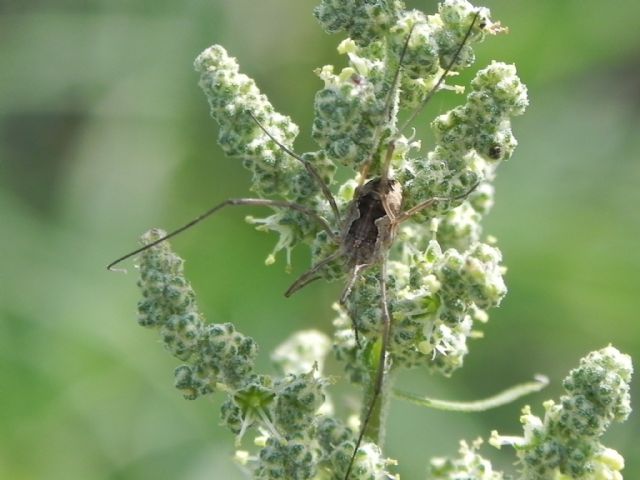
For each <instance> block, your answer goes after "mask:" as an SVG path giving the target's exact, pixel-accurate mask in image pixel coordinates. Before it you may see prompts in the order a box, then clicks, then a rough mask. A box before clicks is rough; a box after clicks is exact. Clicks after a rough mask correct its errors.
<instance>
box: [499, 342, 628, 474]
mask: <svg viewBox="0 0 640 480" xmlns="http://www.w3.org/2000/svg"><path fill="white" fill-rule="evenodd" d="M632 373H633V366H632V364H631V357H629V356H628V355H625V354H623V353H620V352H619V351H618V350H617V349H616V348H614V347H612V346H608V347H605V348H603V349H602V350H598V351H595V352H591V353H590V354H589V355H587V356H586V357H585V358H583V359H582V360H580V366H579V367H578V368H576V369H574V370H572V371H571V372H569V375H568V376H567V377H566V378H565V379H564V382H563V386H564V389H565V391H566V395H563V396H562V397H560V401H559V402H558V403H555V402H553V401H552V400H549V401H547V402H545V403H544V408H545V415H544V419H541V418H540V417H537V416H535V415H533V414H532V413H531V409H530V408H529V407H525V408H524V409H523V412H522V417H521V418H520V421H521V423H522V426H523V428H524V437H508V436H502V435H499V434H498V433H497V432H493V434H492V438H491V443H492V445H494V446H496V447H498V448H499V447H501V446H503V445H511V446H513V447H514V448H515V449H516V455H517V456H518V459H519V465H520V469H521V474H522V475H521V478H522V480H547V479H549V480H552V479H555V478H558V474H562V475H566V476H567V477H569V478H572V479H575V480H622V475H621V474H620V470H622V468H624V459H623V458H622V456H621V455H620V454H619V453H618V452H616V451H615V450H612V449H610V448H607V447H605V446H604V445H602V444H601V443H600V437H601V436H602V435H603V434H604V432H605V431H606V430H607V429H608V428H609V427H610V425H611V423H612V422H614V421H615V422H623V421H625V420H626V419H627V417H628V416H629V414H630V413H631V398H630V395H629V383H630V381H631V375H632Z"/></svg>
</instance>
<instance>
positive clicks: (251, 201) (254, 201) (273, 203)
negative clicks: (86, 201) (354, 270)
mask: <svg viewBox="0 0 640 480" xmlns="http://www.w3.org/2000/svg"><path fill="white" fill-rule="evenodd" d="M238 205H256V206H263V207H280V208H289V209H291V210H296V211H298V212H301V213H304V214H306V215H308V216H309V218H312V219H313V220H314V221H315V222H317V223H318V225H319V226H320V227H322V229H324V230H326V232H327V233H328V234H329V236H330V237H331V238H333V239H336V238H337V237H336V234H335V233H334V232H333V230H332V229H331V226H330V225H329V224H328V223H327V221H326V220H325V219H324V218H322V217H321V216H320V215H318V214H317V213H316V212H314V211H313V210H311V209H309V208H307V207H305V206H304V205H300V204H298V203H292V202H285V201H280V200H269V199H266V198H232V199H229V200H225V201H224V202H221V203H219V204H218V205H216V206H214V207H212V208H210V209H209V210H207V211H206V212H204V213H203V214H201V215H199V216H197V217H196V218H194V219H193V220H191V221H190V222H189V223H187V224H186V225H183V226H182V227H180V228H178V229H176V230H173V231H172V232H170V233H168V234H167V235H165V236H164V237H162V238H159V239H158V240H155V241H154V242H151V243H149V244H147V245H145V246H143V247H140V248H138V249H137V250H134V251H133V252H130V253H127V254H126V255H123V256H122V257H120V258H118V259H116V260H114V261H113V262H111V263H110V264H109V265H107V270H112V269H113V267H115V266H116V265H117V264H119V263H120V262H122V261H124V260H126V259H128V258H131V257H133V256H134V255H137V254H138V253H140V252H144V251H145V250H147V249H149V248H151V247H154V246H156V245H158V244H159V243H162V242H164V241H165V240H168V239H169V238H171V237H174V236H176V235H178V234H179V233H181V232H183V231H185V230H187V229H189V228H191V227H193V226H194V225H196V224H197V223H200V222H201V221H202V220H204V219H205V218H207V217H209V216H211V215H213V214H214V213H216V212H217V211H218V210H221V209H223V208H224V207H230V206H238Z"/></svg>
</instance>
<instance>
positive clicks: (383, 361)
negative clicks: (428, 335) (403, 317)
mask: <svg viewBox="0 0 640 480" xmlns="http://www.w3.org/2000/svg"><path fill="white" fill-rule="evenodd" d="M380 304H381V305H380V306H381V308H382V332H381V335H380V359H379V361H378V368H377V369H376V379H375V383H374V385H373V391H372V393H371V399H370V400H369V406H368V407H367V411H366V413H365V416H364V420H363V422H362V425H361V427H360V433H359V434H358V439H357V440H356V444H355V447H354V450H353V454H352V455H351V459H350V460H349V467H348V468H347V473H346V474H345V476H344V478H345V480H348V478H349V475H351V470H352V469H353V463H354V461H355V458H356V455H357V453H358V449H359V448H360V445H361V444H362V439H363V438H364V435H365V432H366V430H367V427H368V425H369V422H370V420H371V416H372V415H373V411H374V410H375V408H376V404H377V403H378V397H379V396H380V392H382V387H383V383H384V379H385V373H386V370H387V357H388V354H387V346H388V345H389V339H390V337H391V315H390V314H389V307H388V302H387V258H386V256H385V257H384V258H383V259H382V265H381V272H380Z"/></svg>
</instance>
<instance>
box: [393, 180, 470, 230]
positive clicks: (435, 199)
mask: <svg viewBox="0 0 640 480" xmlns="http://www.w3.org/2000/svg"><path fill="white" fill-rule="evenodd" d="M478 185H480V183H479V182H478V183H476V184H475V185H473V186H472V187H471V188H470V189H469V190H467V191H466V192H464V193H462V194H460V195H455V196H453V197H431V198H429V199H427V200H425V201H424V202H420V203H419V204H417V205H415V206H413V207H411V208H410V209H409V210H407V211H406V212H403V213H401V214H400V215H399V216H397V217H396V219H395V222H396V224H399V223H402V222H404V221H406V220H409V219H410V218H411V217H412V216H414V215H415V214H416V213H418V212H421V211H422V210H424V209H425V208H429V207H430V206H431V205H433V204H434V203H436V202H444V201H451V200H460V199H463V198H467V197H468V196H469V195H471V193H472V192H473V191H474V190H475V189H476V188H478Z"/></svg>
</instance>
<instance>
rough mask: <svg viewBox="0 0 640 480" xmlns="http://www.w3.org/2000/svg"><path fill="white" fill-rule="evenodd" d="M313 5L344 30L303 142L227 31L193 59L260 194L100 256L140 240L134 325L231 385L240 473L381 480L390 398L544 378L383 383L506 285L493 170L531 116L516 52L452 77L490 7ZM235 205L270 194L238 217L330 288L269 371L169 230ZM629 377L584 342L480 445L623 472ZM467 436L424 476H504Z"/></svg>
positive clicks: (534, 465)
mask: <svg viewBox="0 0 640 480" xmlns="http://www.w3.org/2000/svg"><path fill="white" fill-rule="evenodd" d="M314 14H315V17H316V18H317V20H318V21H319V23H320V25H321V26H322V27H323V28H324V30H325V31H326V32H327V33H339V34H342V35H343V36H346V38H344V39H343V40H342V41H341V42H340V44H339V46H338V51H339V52H340V53H341V54H342V55H344V61H345V63H346V66H345V67H344V68H342V69H336V68H334V67H333V66H331V65H329V66H324V67H322V68H319V69H318V70H316V74H317V75H318V77H319V78H320V81H321V83H322V86H321V88H320V90H319V91H318V93H317V94H316V97H315V103H314V120H313V129H312V132H311V134H312V137H313V139H314V140H315V142H316V143H317V145H318V149H317V150H316V151H312V152H306V153H302V154H298V153H296V152H295V151H294V147H293V143H294V140H295V138H296V136H297V134H298V127H297V126H296V125H295V124H294V123H293V122H292V120H291V119H290V118H289V117H287V116H286V115H283V114H280V113H278V112H277V111H276V110H275V108H274V107H273V105H272V104H271V103H270V102H269V100H268V99H267V97H266V96H265V95H264V94H263V93H261V91H260V90H259V89H258V87H257V86H256V84H255V82H254V81H253V80H252V79H251V78H249V77H247V76H246V75H244V74H242V73H240V69H239V66H238V64H237V62H236V59H235V58H233V57H231V56H230V55H229V54H228V53H227V51H226V50H225V49H224V48H223V47H221V46H219V45H214V46H212V47H209V48H207V49H206V50H204V51H203V52H202V53H201V54H200V55H198V57H197V58H196V60H195V69H196V71H197V72H198V73H199V75H200V87H201V88H202V90H203V91H204V94H205V96H206V98H207V100H208V102H209V106H210V109H211V116H212V117H213V118H214V120H215V121H216V122H217V123H218V125H219V134H218V143H219V145H220V146H221V148H222V149H223V150H224V152H225V153H226V154H227V155H228V156H229V157H231V158H234V159H238V160H240V161H242V163H243V165H244V166H245V167H246V168H247V169H248V170H250V171H251V191H252V192H253V194H254V195H255V197H247V198H234V199H227V200H223V201H220V202H219V203H218V204H216V205H214V206H213V207H212V208H210V209H209V210H207V211H205V212H204V213H202V214H201V215H200V216H198V217H196V218H195V219H193V220H192V221H190V222H188V223H187V224H185V225H184V226H182V227H180V228H177V229H176V230H173V231H171V232H170V233H166V232H164V231H162V230H159V229H154V230H151V231H149V232H147V233H146V234H144V235H143V237H142V247H140V248H139V249H137V250H135V251H133V252H131V253H129V254H127V255H124V256H123V257H120V258H119V259H117V260H115V261H114V262H112V263H111V264H110V265H109V267H108V268H109V269H111V268H112V267H114V266H115V265H116V264H118V263H120V262H122V261H123V260H126V259H128V258H130V257H132V256H136V255H137V262H138V264H139V269H140V280H139V282H138V284H139V286H140V288H141V289H142V294H143V299H142V300H141V301H140V302H139V304H138V322H139V323H140V324H141V325H142V326H145V327H149V328H154V329H156V330H157V331H158V333H159V334H160V337H161V339H162V342H163V344H164V346H165V348H166V349H167V350H168V351H169V352H171V353H172V354H173V355H174V356H175V357H176V358H178V359H179V360H180V361H182V362H183V364H182V365H180V366H178V367H177V368H176V370H175V386H176V388H178V389H179V390H180V391H181V392H182V393H183V395H184V397H185V398H187V399H195V398H198V397H200V396H206V395H212V394H220V395H224V396H225V398H226V400H225V401H224V403H223V405H222V408H221V418H222V423H223V424H224V425H225V426H227V427H228V428H229V429H230V430H231V431H232V432H233V434H234V435H235V439H236V440H235V442H236V449H237V451H236V456H235V458H236V460H237V462H238V463H239V464H240V466H241V469H242V470H243V471H244V472H245V473H246V476H247V477H249V478H254V479H265V480H266V479H270V480H275V479H293V480H306V479H314V480H330V479H336V480H349V479H350V480H364V479H379V480H383V479H394V478H399V477H398V476H397V474H396V473H395V471H396V470H397V468H396V465H397V462H396V461H395V460H390V459H388V458H387V457H386V456H385V454H384V450H383V443H384V431H385V425H384V420H385V418H386V411H387V409H388V407H389V405H390V403H391V402H390V401H389V400H390V399H391V397H392V396H393V395H394V394H395V395H396V396H397V397H398V398H399V399H402V400H407V401H411V402H413V403H417V404H420V405H424V406H430V407H435V408H443V409H448V410H458V411H472V410H475V411H477V410H484V409H487V408H492V407H496V406H498V405H502V404H504V403H506V402H510V401H513V400H515V399H517V398H519V397H521V396H522V395H525V394H528V393H531V392H533V391H537V390H540V389H541V388H542V387H543V386H545V385H546V383H547V381H546V379H538V380H536V381H534V382H530V383H526V384H522V385H517V386H515V387H512V388H510V389H508V390H506V391H504V392H501V393H500V394H498V395H496V396H494V397H492V398H489V399H484V400H481V401H476V402H469V403H464V402H448V401H443V400H436V399H429V398H425V397H422V396H420V395H417V394H415V393H409V392H400V391H396V390H394V389H393V387H392V381H391V379H392V377H393V376H394V373H395V372H397V371H399V370H401V369H403V368H422V369H426V370H428V371H430V372H432V373H433V374H440V375H444V376H447V377H448V376H450V375H452V374H453V373H454V372H455V371H456V370H457V369H458V368H460V367H461V366H462V365H463V361H464V357H465V356H466V354H467V353H468V342H467V341H468V339H470V338H472V337H478V336H479V335H478V334H479V332H478V328H479V327H481V325H482V324H484V323H485V322H487V320H488V318H489V317H488V312H489V310H490V309H492V308H494V307H497V306H498V305H499V304H500V302H501V300H502V298H503V297H504V295H505V294H506V291H507V289H506V286H505V283H504V281H503V274H504V271H505V268H504V266H503V265H502V255H501V252H500V250H499V249H498V247H497V246H496V240H495V239H494V238H493V237H491V236H488V235H485V234H484V233H483V231H482V227H481V221H482V218H483V217H484V216H485V215H486V214H487V213H488V212H489V210H490V209H491V206H492V204H493V197H494V188H493V185H492V182H493V180H494V178H495V175H496V170H497V167H498V166H499V165H500V164H501V163H502V161H503V160H507V159H509V158H510V157H511V156H512V154H513V151H514V149H515V147H516V145H517V141H516V139H515V138H514V136H513V134H512V131H511V118H512V117H515V116H518V115H521V114H522V113H524V111H525V109H526V107H527V105H528V99H527V90H526V87H525V86H524V85H523V84H522V83H521V82H520V79H519V78H518V76H517V74H516V68H515V67H514V66H513V65H507V64H504V63H501V62H492V63H490V64H489V65H485V66H482V67H481V68H480V69H478V70H477V72H476V74H475V77H474V78H473V80H472V81H471V82H470V85H469V86H468V88H466V89H465V88H463V87H462V86H458V85H455V84H453V83H451V82H452V79H454V78H455V76H456V75H457V74H458V73H459V72H461V71H462V70H464V69H466V68H468V67H470V66H472V65H473V63H474V60H475V54H474V48H475V47H476V46H477V45H478V44H479V43H480V42H482V41H483V40H484V39H485V38H486V37H487V36H489V35H494V34H499V33H503V32H505V31H506V29H505V28H503V27H502V26H500V24H499V23H498V22H494V21H493V20H492V19H491V15H490V12H489V10H488V9H487V8H484V7H475V6H473V5H471V4H470V3H469V2H467V1H466V0H445V1H443V2H442V3H440V5H439V7H438V12H437V13H435V14H433V15H425V14H423V13H422V12H420V11H417V10H407V9H406V8H405V6H404V5H403V3H402V2H401V1H399V0H351V1H335V0H322V2H321V3H320V4H319V5H318V6H316V8H315V10H314ZM465 90H466V92H467V93H466V95H465V96H462V94H464V92H465ZM454 94H458V95H460V97H461V98H460V102H459V103H460V105H459V106H457V107H455V108H454V109H452V110H450V111H448V112H445V113H443V114H441V115H439V116H437V117H436V118H435V119H434V120H433V121H432V122H431V128H432V130H433V132H434V135H435V141H434V144H433V145H431V146H430V147H431V148H430V149H429V150H428V151H425V150H422V148H421V144H420V142H419V141H418V140H416V139H415V138H414V132H413V130H412V129H411V127H412V126H413V124H414V121H415V120H416V119H417V118H418V114H419V113H420V112H421V111H422V109H423V108H424V106H425V105H426V104H427V103H428V102H429V100H430V99H431V98H432V97H433V96H434V95H448V96H453V95H454ZM338 168H341V169H343V170H344V171H345V172H347V173H348V175H347V176H348V177H349V178H348V180H347V181H345V182H344V183H340V182H339V181H338V180H337V179H336V176H335V175H334V174H335V172H336V170H337V169H338ZM341 177H342V176H341ZM231 206H244V207H253V208H259V209H264V208H265V207H266V208H268V209H270V210H271V214H270V215H267V216H265V217H262V218H255V217H248V221H249V223H251V224H253V225H255V226H256V228H257V229H259V230H263V231H273V232H275V233H276V234H277V235H278V240H277V241H276V244H275V247H274V249H273V251H272V252H271V253H270V254H269V255H268V256H267V260H266V263H267V264H272V263H274V262H275V261H276V258H277V257H278V256H281V254H282V253H283V254H284V257H285V258H286V263H287V268H288V267H289V263H290V252H291V251H292V249H293V248H295V247H297V246H299V245H306V246H307V247H308V248H309V250H310V253H311V264H310V265H309V266H308V269H307V271H305V272H304V273H302V274H301V275H300V276H299V277H298V278H297V279H296V280H295V281H293V282H292V284H291V286H290V287H289V289H288V290H287V291H286V292H285V295H286V296H290V295H293V294H294V293H296V292H298V291H300V290H302V289H303V288H304V287H305V286H306V285H308V284H309V283H311V282H313V281H315V280H320V279H323V280H327V281H338V282H340V284H341V285H342V291H341V294H340V295H339V297H337V298H336V304H335V310H336V318H335V319H334V322H333V324H334V325H335V331H334V335H333V341H331V340H330V339H329V338H328V337H327V336H326V335H324V334H322V333H320V332H316V331H305V332H298V333H294V334H292V336H291V337H290V338H289V339H288V340H286V341H285V342H284V343H283V344H282V345H281V346H280V347H278V349H277V350H276V351H275V352H274V354H273V356H272V360H273V362H274V364H275V365H276V367H277V369H276V371H274V372H271V374H269V373H265V372H259V371H257V370H256V365H255V363H254V361H255V358H256V354H257V348H258V347H257V344H256V342H255V341H254V340H253V339H252V338H250V337H247V336H245V335H244V334H242V333H240V332H239V331H238V330H237V329H236V327H235V326H234V325H232V324H229V323H222V324H214V323H208V322H207V321H205V319H204V316H203V314H202V313H201V312H200V310H199V308H198V306H197V303H196V298H195V293H194V291H193V289H192V288H191V286H190V284H189V282H188V281H187V280H186V278H185V276H184V271H183V261H182V259H181V258H179V257H178V256H176V254H174V253H173V251H172V250H171V248H170V246H169V244H168V242H167V239H169V238H170V237H173V236H175V235H177V234H179V233H181V232H183V231H184V230H186V229H188V228H190V227H192V226H194V225H196V224H197V223H199V222H201V221H202V220H204V219H206V218H209V217H210V216H212V215H213V214H214V213H216V212H218V211H219V210H221V209H223V208H225V207H231ZM300 294H301V295H304V292H301V293H300ZM331 344H333V352H334V353H335V355H336V357H337V359H338V360H339V361H341V362H343V364H344V369H345V374H344V375H343V378H345V379H347V380H349V381H350V382H352V383H354V384H356V385H358V386H360V387H361V389H362V392H363V401H362V406H361V411H360V415H359V422H357V424H354V422H350V421H345V420H344V419H343V418H340V416H339V415H338V414H337V413H336V410H338V412H340V411H341V410H343V409H342V408H334V407H335V405H334V403H333V402H332V401H331V399H330V397H329V392H328V390H329V386H330V384H331V383H333V381H329V380H328V378H329V377H328V376H326V374H325V372H324V360H325V357H326V355H327V354H328V352H329V351H330V350H331V348H330V347H331ZM630 376H631V362H630V359H629V357H627V356H625V355H623V354H621V353H619V352H618V351H617V350H615V349H614V348H613V347H608V348H606V349H604V350H601V351H600V352H594V353H592V354H590V355H589V356H588V357H586V358H585V359H584V360H583V361H582V363H581V366H580V367H579V368H578V369H577V370H574V371H572V372H571V374H570V376H569V377H568V379H567V380H565V388H566V390H567V392H568V395H567V396H566V397H562V399H561V402H560V403H559V404H557V405H556V404H554V403H552V402H549V403H547V404H545V408H546V411H547V413H546V416H545V419H544V420H540V419H539V418H538V417H534V416H533V415H532V414H531V413H530V411H529V410H525V413H524V415H523V417H522V423H523V425H524V426H525V435H524V437H523V438H518V439H515V438H513V437H503V436H499V435H497V434H494V436H493V437H492V439H491V443H492V444H493V445H496V446H502V445H510V446H513V447H514V448H515V450H516V455H517V457H518V464H517V467H518V468H519V472H520V473H519V475H521V476H520V477H517V478H522V479H523V480H529V479H540V480H546V479H549V480H552V479H555V480H560V479H563V480H565V479H570V478H572V479H589V480H600V479H602V480H605V479H608V480H615V479H619V478H622V477H621V476H620V473H619V472H620V470H621V468H622V457H620V455H619V454H617V453H616V452H615V451H613V450H611V449H608V448H605V447H603V446H602V445H601V444H600V443H599V440H598V439H599V438H600V436H601V435H602V433H603V432H604V430H605V429H606V428H607V427H608V425H609V423H610V422H611V421H612V420H616V421H622V420H624V418H626V416H627V415H628V413H629V395H628V383H629V380H630ZM332 378H333V377H332ZM480 443H481V442H480V441H479V440H477V441H474V442H472V443H471V444H468V443H465V442H462V443H461V447H460V458H457V459H441V458H437V459H433V460H432V461H431V462H430V465H429V467H428V468H429V470H428V471H429V473H428V475H429V477H428V478H433V479H443V480H444V479H450V480H462V479H465V480H475V479H477V480H490V479H492V480H493V479H502V478H512V477H510V476H508V477H505V476H503V474H502V473H501V472H498V471H496V470H494V469H493V468H492V467H491V464H490V462H489V460H487V459H485V458H483V457H481V456H480V455H479V454H478V449H479V447H480ZM513 478H515V477H513Z"/></svg>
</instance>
